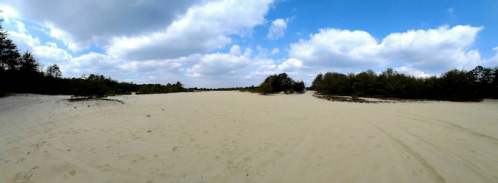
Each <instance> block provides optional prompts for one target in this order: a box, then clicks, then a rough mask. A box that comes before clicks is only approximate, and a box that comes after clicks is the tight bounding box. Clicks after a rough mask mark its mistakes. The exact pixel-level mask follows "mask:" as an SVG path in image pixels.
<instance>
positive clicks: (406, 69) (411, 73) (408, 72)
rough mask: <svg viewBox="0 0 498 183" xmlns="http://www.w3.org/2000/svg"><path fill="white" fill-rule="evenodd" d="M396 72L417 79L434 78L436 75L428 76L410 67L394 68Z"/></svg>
mask: <svg viewBox="0 0 498 183" xmlns="http://www.w3.org/2000/svg"><path fill="white" fill-rule="evenodd" d="M394 70H395V71H398V73H404V74H406V75H409V76H415V77H425V78H426V77H430V76H434V74H426V73H425V72H423V71H420V70H417V69H414V68H410V67H405V66H402V67H398V68H394Z"/></svg>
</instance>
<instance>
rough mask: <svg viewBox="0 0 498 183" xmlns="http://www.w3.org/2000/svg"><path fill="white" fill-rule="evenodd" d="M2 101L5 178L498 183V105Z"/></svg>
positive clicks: (210, 99) (290, 99)
mask: <svg viewBox="0 0 498 183" xmlns="http://www.w3.org/2000/svg"><path fill="white" fill-rule="evenodd" d="M67 98H69V97H68V96H44V95H28V96H11V97H6V98H0V183H3V182H85V183H87V182H144V183H145V182H498V101H497V100H485V101H483V102H480V103H456V102H427V103H396V104H360V103H344V102H330V101H326V100H321V99H317V98H314V97H312V93H311V92H308V93H306V94H302V95H274V96H261V95H257V94H250V93H240V92H235V91H228V92H200V93H177V94H163V95H144V96H120V97H113V98H114V99H119V100H123V101H124V102H125V104H121V103H118V102H109V101H85V102H68V101H66V100H64V99H67Z"/></svg>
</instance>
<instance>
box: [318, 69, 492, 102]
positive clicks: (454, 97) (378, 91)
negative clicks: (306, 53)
mask: <svg viewBox="0 0 498 183" xmlns="http://www.w3.org/2000/svg"><path fill="white" fill-rule="evenodd" d="M310 89H312V90H316V91H318V92H320V93H322V94H329V95H358V96H365V97H395V98H405V99H413V98H417V99H432V100H451V101H477V100H480V99H483V98H498V67H495V68H484V67H481V66H477V67H476V68H475V69H473V70H471V71H465V70H457V69H454V70H451V71H448V72H445V73H443V74H441V75H440V76H439V77H437V76H432V77H428V78H423V77H420V78H416V77H414V76H409V75H405V74H400V73H398V72H396V71H394V70H393V69H391V68H388V69H387V70H385V71H382V72H381V73H380V74H377V73H375V72H374V71H372V70H367V71H363V72H361V73H359V74H354V73H348V74H347V75H345V74H342V73H336V72H327V73H325V74H319V75H317V76H316V78H315V79H314V80H313V83H312V85H311V87H310Z"/></svg>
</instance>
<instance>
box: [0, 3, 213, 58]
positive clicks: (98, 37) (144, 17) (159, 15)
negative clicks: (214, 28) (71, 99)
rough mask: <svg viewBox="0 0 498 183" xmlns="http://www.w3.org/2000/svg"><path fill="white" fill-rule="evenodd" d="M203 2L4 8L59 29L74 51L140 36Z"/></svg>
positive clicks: (56, 33) (10, 5)
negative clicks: (117, 38) (115, 39)
mask: <svg viewBox="0 0 498 183" xmlns="http://www.w3.org/2000/svg"><path fill="white" fill-rule="evenodd" d="M203 2H205V1H204V0H182V1H136V0H123V1H101V0H85V1H78V0H44V1H30V0H4V1H2V4H3V5H5V7H4V6H2V7H1V9H2V10H5V14H7V15H9V17H17V18H19V19H22V20H23V21H29V22H32V23H35V24H38V25H42V26H45V27H50V28H52V29H55V30H54V33H53V34H51V35H52V36H53V37H54V38H57V39H59V40H61V41H63V42H64V43H65V44H66V45H67V46H68V47H70V49H71V50H73V51H81V50H83V49H86V48H89V47H90V46H92V45H102V46H104V45H107V44H108V41H109V40H110V38H112V37H113V36H115V35H120V36H139V35H141V34H143V33H147V32H149V33H150V32H153V31H156V30H159V29H163V28H164V27H166V26H167V25H169V24H171V22H173V21H174V20H175V19H177V18H178V16H180V15H182V14H184V13H185V12H186V10H187V9H188V8H189V7H190V6H192V5H196V4H200V3H203ZM13 10H16V11H13ZM89 10H91V11H89ZM6 20H7V21H8V19H6Z"/></svg>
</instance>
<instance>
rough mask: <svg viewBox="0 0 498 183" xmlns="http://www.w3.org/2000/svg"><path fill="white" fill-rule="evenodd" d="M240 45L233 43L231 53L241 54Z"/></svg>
mask: <svg viewBox="0 0 498 183" xmlns="http://www.w3.org/2000/svg"><path fill="white" fill-rule="evenodd" d="M240 53H241V52H240V46H239V45H233V46H232V48H230V54H231V55H234V56H239V55H240Z"/></svg>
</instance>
